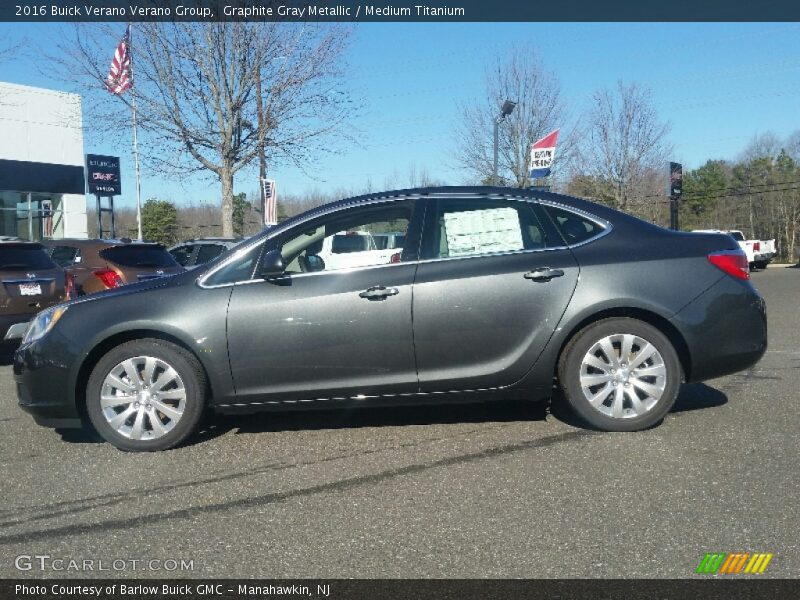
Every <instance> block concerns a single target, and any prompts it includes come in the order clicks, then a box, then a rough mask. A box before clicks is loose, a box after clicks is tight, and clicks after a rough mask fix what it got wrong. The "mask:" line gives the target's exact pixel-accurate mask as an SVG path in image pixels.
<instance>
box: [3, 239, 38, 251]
mask: <svg viewBox="0 0 800 600" xmlns="http://www.w3.org/2000/svg"><path fill="white" fill-rule="evenodd" d="M0 247H2V248H31V249H33V248H38V249H40V250H44V246H42V245H41V244H40V243H39V242H29V241H27V240H8V239H6V240H4V239H0Z"/></svg>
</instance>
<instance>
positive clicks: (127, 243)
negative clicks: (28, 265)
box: [42, 238, 161, 247]
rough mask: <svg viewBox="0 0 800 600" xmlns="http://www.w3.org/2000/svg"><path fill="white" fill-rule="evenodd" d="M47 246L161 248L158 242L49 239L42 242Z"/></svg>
mask: <svg viewBox="0 0 800 600" xmlns="http://www.w3.org/2000/svg"><path fill="white" fill-rule="evenodd" d="M42 243H43V244H44V245H46V246H75V247H79V246H80V247H83V246H109V247H111V246H160V245H161V244H158V243H156V242H140V241H139V240H128V239H124V238H123V239H97V238H89V239H87V238H63V239H49V240H43V242H42Z"/></svg>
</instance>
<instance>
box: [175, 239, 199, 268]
mask: <svg viewBox="0 0 800 600" xmlns="http://www.w3.org/2000/svg"><path fill="white" fill-rule="evenodd" d="M193 250H194V246H193V245H192V244H187V245H185V246H179V247H177V248H173V249H172V250H170V251H169V253H170V254H171V255H172V258H174V259H175V262H176V263H178V264H179V265H180V266H182V267H185V266H186V265H187V264H189V260H190V259H191V258H192V251H193Z"/></svg>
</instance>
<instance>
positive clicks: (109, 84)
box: [106, 25, 133, 96]
mask: <svg viewBox="0 0 800 600" xmlns="http://www.w3.org/2000/svg"><path fill="white" fill-rule="evenodd" d="M130 40H131V26H130V25H128V28H127V29H126V30H125V35H124V36H122V39H121V40H120V42H119V46H117V50H116V52H114V58H113V59H112V60H111V69H110V70H109V72H108V77H107V78H106V89H107V90H108V91H109V92H111V93H112V94H114V95H116V96H121V95H122V94H124V93H125V92H127V91H128V90H129V89H131V88H132V87H133V77H132V76H131V52H130V47H131V42H130Z"/></svg>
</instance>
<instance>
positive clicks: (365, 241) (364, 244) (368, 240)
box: [331, 231, 386, 254]
mask: <svg viewBox="0 0 800 600" xmlns="http://www.w3.org/2000/svg"><path fill="white" fill-rule="evenodd" d="M385 248H386V242H384V243H383V244H382V245H381V244H378V243H376V241H375V238H374V237H373V236H372V235H369V234H368V233H367V232H365V231H348V232H347V233H337V234H336V235H334V236H333V242H332V244H331V252H332V253H333V254H349V253H351V252H366V251H367V250H383V249H385Z"/></svg>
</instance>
